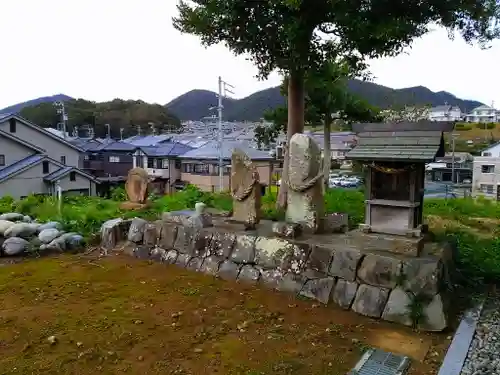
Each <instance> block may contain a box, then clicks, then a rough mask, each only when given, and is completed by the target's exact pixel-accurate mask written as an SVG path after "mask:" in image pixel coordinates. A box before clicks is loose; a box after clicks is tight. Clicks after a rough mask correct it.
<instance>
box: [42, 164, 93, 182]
mask: <svg viewBox="0 0 500 375" xmlns="http://www.w3.org/2000/svg"><path fill="white" fill-rule="evenodd" d="M70 172H75V173H78V174H79V175H81V176H83V177H85V178H88V179H89V180H92V181H94V182H96V183H100V182H99V181H98V180H97V179H96V178H95V177H94V176H92V175H89V174H87V173H85V172H83V171H82V170H80V169H78V168H75V167H62V168H60V169H58V170H57V171H55V172H52V173H50V174H48V175H46V176H45V177H44V178H43V179H44V180H45V181H48V182H54V181H57V180H59V179H61V178H63V177H64V176H66V175H67V174H68V173H70Z"/></svg>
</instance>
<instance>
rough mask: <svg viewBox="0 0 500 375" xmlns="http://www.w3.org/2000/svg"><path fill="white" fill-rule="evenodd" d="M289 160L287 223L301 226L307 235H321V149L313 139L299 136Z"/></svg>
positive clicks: (322, 188) (302, 135)
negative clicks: (319, 233)
mask: <svg viewBox="0 0 500 375" xmlns="http://www.w3.org/2000/svg"><path fill="white" fill-rule="evenodd" d="M289 158H290V160H289V164H288V181H287V184H288V201H287V210H286V220H287V222H290V223H296V224H300V225H301V227H302V231H303V232H304V233H318V232H320V231H321V230H322V226H323V221H324V215H325V209H324V206H325V201H324V187H323V178H324V177H323V172H322V168H321V149H320V147H319V146H318V144H317V143H316V141H315V140H314V139H313V138H312V137H310V136H309V135H307V134H301V133H297V134H294V135H293V137H292V139H291V140H290V146H289Z"/></svg>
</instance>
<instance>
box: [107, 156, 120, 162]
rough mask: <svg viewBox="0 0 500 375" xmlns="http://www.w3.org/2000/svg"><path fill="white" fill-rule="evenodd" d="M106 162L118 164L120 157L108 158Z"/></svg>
mask: <svg viewBox="0 0 500 375" xmlns="http://www.w3.org/2000/svg"><path fill="white" fill-rule="evenodd" d="M108 160H109V162H110V163H119V162H120V157H119V156H110V157H109V159H108Z"/></svg>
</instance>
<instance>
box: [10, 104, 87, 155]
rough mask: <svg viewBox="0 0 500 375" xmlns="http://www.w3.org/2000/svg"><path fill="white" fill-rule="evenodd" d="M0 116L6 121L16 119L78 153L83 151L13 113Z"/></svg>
mask: <svg viewBox="0 0 500 375" xmlns="http://www.w3.org/2000/svg"><path fill="white" fill-rule="evenodd" d="M0 116H3V117H0V119H1V120H6V119H10V118H12V117H13V118H15V119H16V120H18V121H20V122H22V123H23V124H25V125H26V126H29V127H30V128H32V129H35V130H37V131H38V132H40V133H42V134H44V135H46V136H48V137H50V138H52V139H55V140H57V141H59V142H61V143H64V144H65V145H67V146H69V147H71V148H74V149H76V150H78V151H83V150H82V149H81V148H80V147H78V146H76V145H74V144H72V143H71V142H68V141H66V140H65V139H64V138H61V137H59V136H57V135H55V134H53V133H51V132H50V131H47V130H46V129H44V128H42V127H41V126H38V125H36V124H34V123H32V122H30V121H28V120H27V119H25V118H24V117H22V116H20V115H18V114H15V113H14V114H13V113H7V114H4V115H0Z"/></svg>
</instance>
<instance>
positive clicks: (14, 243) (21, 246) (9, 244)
mask: <svg viewBox="0 0 500 375" xmlns="http://www.w3.org/2000/svg"><path fill="white" fill-rule="evenodd" d="M28 244H29V242H28V241H26V240H25V239H24V238H19V237H10V238H7V239H6V240H5V241H4V243H3V244H2V249H3V252H4V253H5V255H11V256H12V255H19V254H22V253H23V252H24V251H25V250H26V248H27V247H28Z"/></svg>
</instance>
